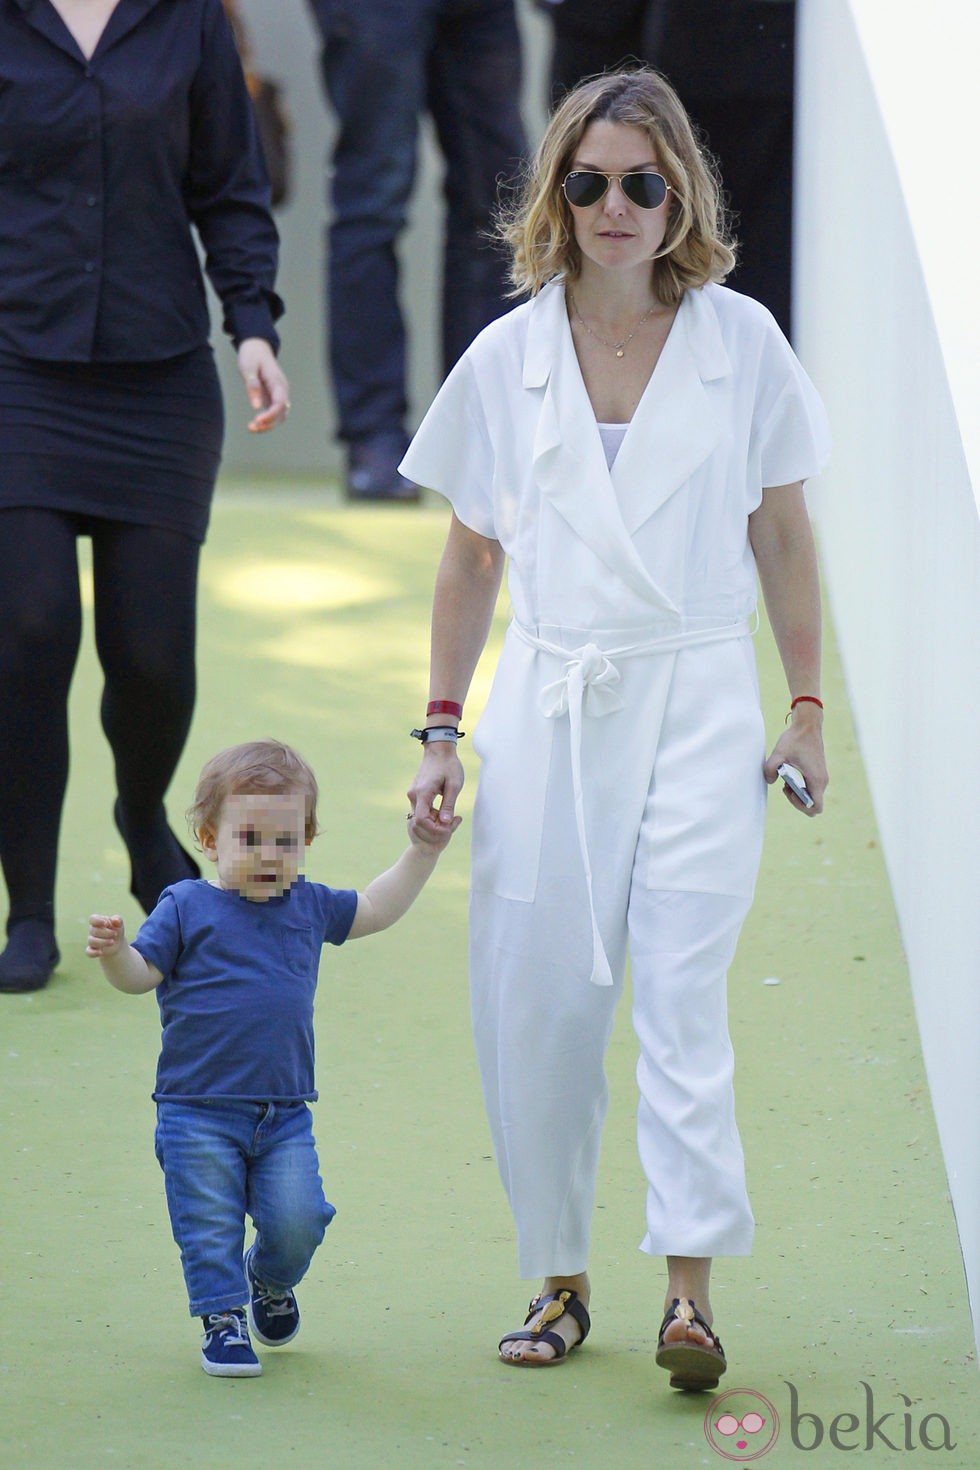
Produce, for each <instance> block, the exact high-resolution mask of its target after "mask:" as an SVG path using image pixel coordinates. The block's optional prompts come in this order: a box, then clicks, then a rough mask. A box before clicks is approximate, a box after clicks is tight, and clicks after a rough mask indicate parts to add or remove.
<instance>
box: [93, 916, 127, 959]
mask: <svg viewBox="0 0 980 1470" xmlns="http://www.w3.org/2000/svg"><path fill="white" fill-rule="evenodd" d="M125 948H126V926H125V925H124V924H123V921H122V919H121V918H120V917H119V915H118V914H113V915H112V917H111V918H110V917H109V916H108V915H107V914H92V915H91V917H90V918H89V921H88V944H87V945H86V946H85V953H86V954H87V955H88V957H89V959H93V960H106V959H108V958H109V957H110V955H114V954H119V953H120V951H121V950H124V949H125Z"/></svg>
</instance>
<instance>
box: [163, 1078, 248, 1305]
mask: <svg viewBox="0 0 980 1470" xmlns="http://www.w3.org/2000/svg"><path fill="white" fill-rule="evenodd" d="M261 1114H262V1107H261V1105H260V1104H257V1103H240V1104H238V1105H237V1106H236V1105H235V1104H231V1103H221V1104H209V1105H199V1106H193V1105H190V1104H185V1103H170V1102H160V1103H158V1104H157V1128H156V1155H157V1159H158V1160H159V1162H160V1167H161V1168H162V1169H163V1173H164V1179H165V1181H166V1190H167V1208H168V1209H169V1211H170V1224H171V1228H172V1230H173V1235H174V1240H175V1241H176V1242H177V1245H178V1247H179V1249H180V1264H181V1267H182V1268H183V1272H184V1281H185V1284H186V1286H187V1297H188V1303H189V1307H190V1313H191V1316H192V1317H206V1316H208V1315H210V1314H211V1313H218V1312H228V1311H232V1310H234V1309H237V1308H242V1307H244V1305H245V1303H246V1302H247V1300H248V1288H247V1286H246V1284H245V1272H244V1270H243V1268H242V1256H243V1252H244V1247H245V1210H246V1202H247V1188H248V1186H247V1179H248V1167H249V1164H248V1159H249V1151H250V1149H251V1145H252V1140H253V1139H254V1136H255V1132H256V1128H257V1126H258V1122H259V1119H260V1116H261Z"/></svg>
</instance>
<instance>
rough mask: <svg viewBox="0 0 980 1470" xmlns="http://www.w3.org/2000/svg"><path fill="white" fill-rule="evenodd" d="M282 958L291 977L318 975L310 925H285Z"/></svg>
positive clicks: (282, 935) (282, 930)
mask: <svg viewBox="0 0 980 1470" xmlns="http://www.w3.org/2000/svg"><path fill="white" fill-rule="evenodd" d="M280 935H281V938H282V957H283V960H284V961H285V964H286V969H287V970H288V971H289V973H290V975H313V976H315V975H316V969H317V953H316V945H315V944H314V942H313V930H312V929H311V928H310V927H309V925H308V924H283V926H282V929H281V930H280Z"/></svg>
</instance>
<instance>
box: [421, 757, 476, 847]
mask: <svg viewBox="0 0 980 1470" xmlns="http://www.w3.org/2000/svg"><path fill="white" fill-rule="evenodd" d="M464 779H465V778H464V775H463V766H462V762H461V761H460V759H459V756H458V755H457V754H456V746H455V743H454V742H453V741H451V740H433V741H432V743H431V744H429V745H426V746H424V747H423V749H422V764H421V765H420V766H419V769H418V772H417V774H416V777H415V780H414V781H413V782H412V784H411V786H410V787H409V789H408V799H409V801H410V802H411V804H412V811H411V813H410V816H409V826H408V835H409V839H410V841H412V842H413V843H416V844H419V845H423V844H427V845H431V846H433V847H445V845H446V843H447V842H448V840H449V838H450V836H451V835H452V834H453V832H455V830H456V828H457V827H458V826H459V824H460V822H461V821H462V818H461V817H457V816H456V798H457V796H458V795H459V793H460V792H461V791H462V789H463V781H464Z"/></svg>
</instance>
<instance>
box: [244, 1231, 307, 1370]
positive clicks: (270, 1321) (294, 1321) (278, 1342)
mask: <svg viewBox="0 0 980 1470" xmlns="http://www.w3.org/2000/svg"><path fill="white" fill-rule="evenodd" d="M254 1249H255V1247H254V1246H249V1248H248V1250H247V1251H246V1252H245V1280H246V1281H247V1282H248V1321H249V1326H250V1327H251V1329H252V1331H253V1332H254V1333H255V1335H256V1337H257V1338H258V1340H259V1342H261V1343H262V1344H263V1346H265V1347H284V1346H285V1344H286V1343H287V1342H292V1340H293V1338H294V1337H295V1336H296V1334H297V1332H298V1331H299V1307H298V1306H297V1305H296V1297H295V1295H294V1294H293V1292H291V1291H290V1290H288V1289H287V1290H286V1291H282V1290H280V1289H279V1288H277V1287H274V1286H267V1285H266V1284H265V1282H264V1281H261V1280H260V1279H259V1278H258V1276H256V1274H255V1272H254V1271H253V1270H252V1252H253V1250H254Z"/></svg>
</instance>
